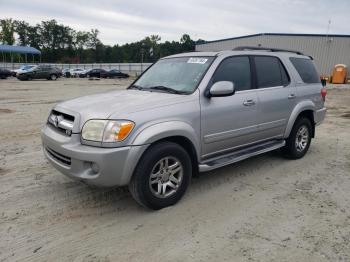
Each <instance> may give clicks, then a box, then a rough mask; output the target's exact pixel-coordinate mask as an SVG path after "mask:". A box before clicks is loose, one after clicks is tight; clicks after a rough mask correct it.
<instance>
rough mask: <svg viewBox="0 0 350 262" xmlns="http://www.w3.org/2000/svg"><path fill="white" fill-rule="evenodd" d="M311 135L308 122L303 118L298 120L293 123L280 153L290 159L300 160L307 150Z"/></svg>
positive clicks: (310, 127) (310, 125)
mask: <svg viewBox="0 0 350 262" xmlns="http://www.w3.org/2000/svg"><path fill="white" fill-rule="evenodd" d="M311 135H312V124H311V122H310V120H309V119H308V118H305V117H301V118H298V119H297V120H296V121H295V123H294V126H293V128H292V131H291V132H290V135H289V137H288V138H287V140H286V145H285V146H284V147H283V149H282V152H283V153H284V155H285V156H286V157H287V158H290V159H299V158H302V157H303V156H304V155H305V154H306V153H307V151H308V150H309V147H310V144H311Z"/></svg>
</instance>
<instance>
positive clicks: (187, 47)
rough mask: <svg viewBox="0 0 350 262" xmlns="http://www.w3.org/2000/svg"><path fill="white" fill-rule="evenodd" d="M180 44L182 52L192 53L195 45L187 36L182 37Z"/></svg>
mask: <svg viewBox="0 0 350 262" xmlns="http://www.w3.org/2000/svg"><path fill="white" fill-rule="evenodd" d="M180 43H181V45H182V46H183V50H184V51H194V49H195V43H194V41H193V40H192V39H191V37H190V36H189V35H188V34H184V35H182V37H181V39H180Z"/></svg>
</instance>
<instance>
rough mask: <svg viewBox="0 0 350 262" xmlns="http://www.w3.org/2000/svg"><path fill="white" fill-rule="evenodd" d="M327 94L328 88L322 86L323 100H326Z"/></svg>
mask: <svg viewBox="0 0 350 262" xmlns="http://www.w3.org/2000/svg"><path fill="white" fill-rule="evenodd" d="M326 95H327V89H326V88H322V89H321V96H322V99H323V101H326Z"/></svg>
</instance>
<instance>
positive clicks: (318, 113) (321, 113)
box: [314, 107, 327, 125]
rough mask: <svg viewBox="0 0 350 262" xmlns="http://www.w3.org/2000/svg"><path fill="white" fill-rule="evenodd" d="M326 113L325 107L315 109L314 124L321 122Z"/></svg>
mask: <svg viewBox="0 0 350 262" xmlns="http://www.w3.org/2000/svg"><path fill="white" fill-rule="evenodd" d="M326 113H327V108H325V107H323V108H321V109H319V110H316V112H315V115H314V121H315V124H316V125H319V124H321V123H322V122H323V120H324V119H325V117H326Z"/></svg>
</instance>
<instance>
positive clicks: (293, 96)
mask: <svg viewBox="0 0 350 262" xmlns="http://www.w3.org/2000/svg"><path fill="white" fill-rule="evenodd" d="M296 97H297V96H296V95H295V94H290V95H289V96H288V99H294V98H296Z"/></svg>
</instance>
